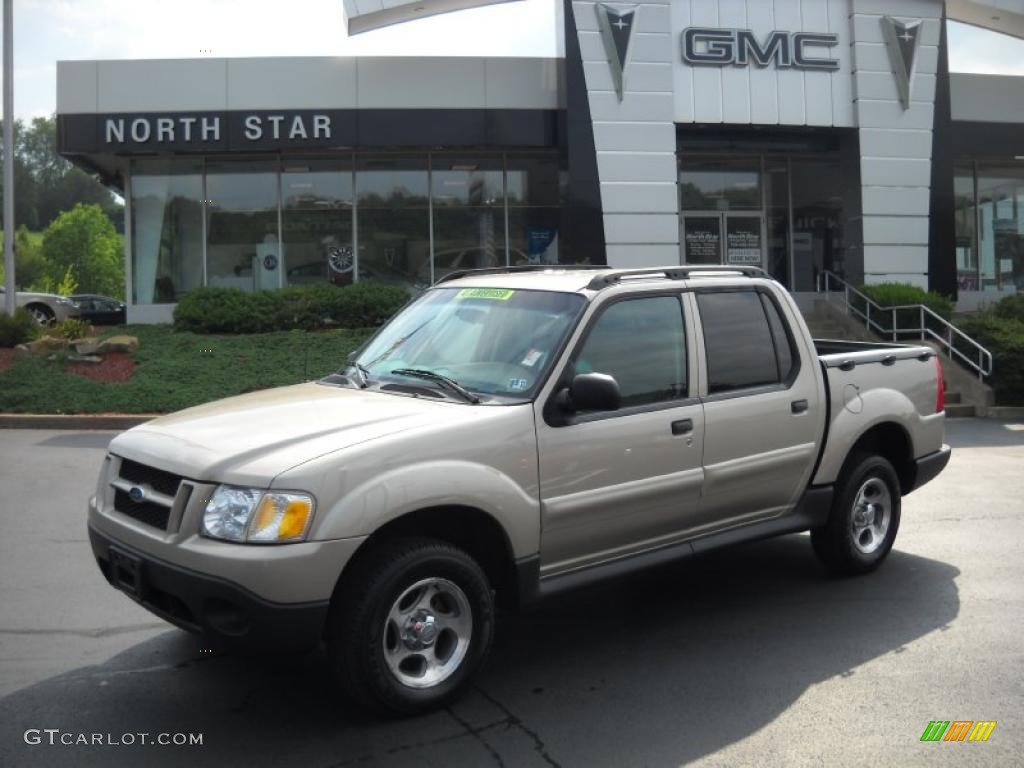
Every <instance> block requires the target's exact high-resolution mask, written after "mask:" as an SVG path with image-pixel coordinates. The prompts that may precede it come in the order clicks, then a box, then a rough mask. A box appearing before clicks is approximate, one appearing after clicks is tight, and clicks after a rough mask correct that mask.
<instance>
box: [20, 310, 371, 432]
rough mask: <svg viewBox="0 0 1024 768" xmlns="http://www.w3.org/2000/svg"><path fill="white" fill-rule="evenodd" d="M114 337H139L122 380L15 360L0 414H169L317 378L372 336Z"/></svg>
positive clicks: (136, 331)
mask: <svg viewBox="0 0 1024 768" xmlns="http://www.w3.org/2000/svg"><path fill="white" fill-rule="evenodd" d="M113 333H128V334H131V335H133V336H137V337H138V339H139V348H138V350H137V351H136V352H135V365H136V368H135V373H134V375H133V376H132V377H131V378H130V379H129V380H128V381H124V382H120V383H113V384H111V383H101V382H96V381H90V380H88V379H85V378H83V377H81V376H77V375H75V374H72V373H67V372H66V371H65V370H64V362H63V360H61V359H58V360H55V361H47V360H46V359H45V358H42V359H40V358H32V359H27V360H18V361H16V362H14V364H13V365H12V366H11V367H10V368H9V369H7V370H6V371H4V372H2V373H0V412H5V413H167V412H170V411H176V410H180V409H181V408H187V407H188V406H191V405H197V404H199V403H205V402H208V401H210V400H216V399H218V398H222V397H228V396H230V395H237V394H240V393H242V392H250V391H252V390H256V389H266V388H268V387H278V386H282V385H285V384H295V383H298V382H301V381H308V380H311V379H318V378H320V377H322V376H325V375H326V374H328V373H330V372H332V371H335V370H337V369H338V368H340V367H341V366H342V364H343V363H344V361H345V357H346V355H348V353H349V352H351V351H352V350H353V349H355V348H356V347H357V346H359V344H361V343H362V342H363V340H364V339H365V338H366V337H367V336H369V334H370V333H372V330H335V331H322V332H312V333H307V332H304V331H283V332H280V333H265V334H255V335H249V336H205V335H202V336H201V335H198V334H194V333H176V332H174V331H173V330H172V329H171V326H169V325H135V326H127V327H123V328H118V329H115V330H112V331H108V332H106V333H104V334H103V336H110V335H112V334H113Z"/></svg>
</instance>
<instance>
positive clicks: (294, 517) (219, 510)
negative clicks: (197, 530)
mask: <svg viewBox="0 0 1024 768" xmlns="http://www.w3.org/2000/svg"><path fill="white" fill-rule="evenodd" d="M312 519H313V498H312V497H311V496H308V495H307V494H304V493H286V492H278V491H264V490H261V489H259V488H239V487H237V486H233V485H221V486H219V487H218V488H217V490H216V491H214V494H213V496H212V497H210V500H209V501H208V502H207V503H206V509H205V510H204V512H203V531H202V532H203V534H204V535H206V536H209V537H210V538H213V539H224V540H225V541H237V542H253V543H258V544H283V543H286V542H292V541H302V540H303V539H304V538H305V537H306V532H307V531H308V530H309V523H310V521H311V520H312Z"/></svg>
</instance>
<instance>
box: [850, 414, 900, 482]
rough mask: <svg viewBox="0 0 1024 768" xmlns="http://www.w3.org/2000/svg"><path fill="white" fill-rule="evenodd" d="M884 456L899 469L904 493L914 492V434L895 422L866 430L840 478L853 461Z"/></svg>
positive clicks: (882, 423)
mask: <svg viewBox="0 0 1024 768" xmlns="http://www.w3.org/2000/svg"><path fill="white" fill-rule="evenodd" d="M865 453H869V454H874V455H877V456H882V457H883V458H885V459H886V460H888V462H889V463H890V464H892V466H893V469H895V470H896V476H897V477H898V478H899V481H900V493H901V494H902V495H905V494H908V493H910V491H911V490H913V488H914V480H915V475H916V473H917V465H916V464H915V463H914V444H913V441H912V440H911V438H910V434H909V433H908V432H907V430H906V429H905V428H904V427H903V426H902V425H901V424H898V423H896V422H894V421H883V422H881V423H878V424H874V425H872V426H871V427H870V428H868V429H867V430H865V431H864V432H863V433H862V434H861V435H860V436H859V437H858V438H857V439H856V440H855V441H854V443H853V445H852V446H850V450H849V451H848V452H847V454H846V458H845V459H843V465H842V469H841V470H840V476H842V475H843V473H845V472H846V471H848V469H849V465H850V462H851V460H853V459H854V458H855V457H857V456H859V455H861V454H865Z"/></svg>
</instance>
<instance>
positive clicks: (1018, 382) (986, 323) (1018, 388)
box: [960, 312, 1024, 405]
mask: <svg viewBox="0 0 1024 768" xmlns="http://www.w3.org/2000/svg"><path fill="white" fill-rule="evenodd" d="M960 328H961V330H962V331H963V332H964V333H966V334H967V335H968V336H970V337H971V338H973V339H974V340H975V341H977V342H978V343H979V344H981V345H982V346H983V347H985V348H986V349H988V351H989V352H991V353H992V361H993V362H992V376H990V377H989V380H988V383H989V384H991V385H992V387H993V388H994V389H995V391H996V402H997V403H998V404H999V405H1024V320H1014V319H1012V318H1006V317H1000V316H999V315H996V314H995V313H994V312H982V313H980V314H977V315H974V316H971V317H966V318H964V320H963V322H962V323H960ZM963 352H964V354H965V355H967V356H968V357H972V358H973V355H972V353H971V351H969V350H967V349H966V348H965V349H963Z"/></svg>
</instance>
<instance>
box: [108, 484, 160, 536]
mask: <svg viewBox="0 0 1024 768" xmlns="http://www.w3.org/2000/svg"><path fill="white" fill-rule="evenodd" d="M114 509H116V510H117V511H118V512H120V513H121V514H122V515H128V517H131V518H134V519H135V520H138V521H139V522H140V523H145V524H146V525H151V526H153V527H154V528H159V529H160V530H162V531H166V530H167V521H168V520H169V519H170V517H171V508H170V507H165V506H164V505H163V504H155V503H153V502H152V501H132V500H131V498H130V497H129V496H128V494H127V493H125V492H124V491H122V490H121V489H120V488H117V489H115V490H114Z"/></svg>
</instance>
